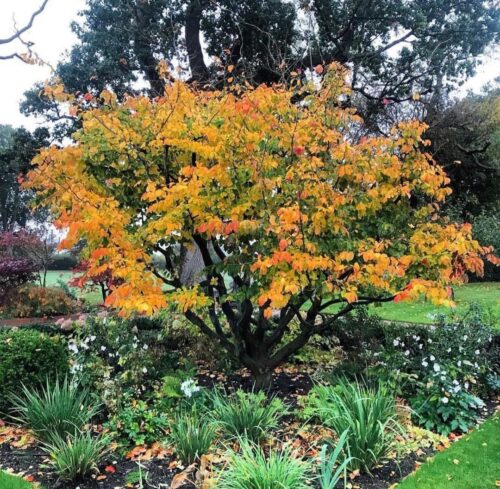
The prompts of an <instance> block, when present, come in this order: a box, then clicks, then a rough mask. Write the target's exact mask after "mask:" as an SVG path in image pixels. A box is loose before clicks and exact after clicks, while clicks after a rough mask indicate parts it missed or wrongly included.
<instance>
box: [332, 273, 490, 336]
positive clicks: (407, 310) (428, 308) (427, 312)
mask: <svg viewBox="0 0 500 489" xmlns="http://www.w3.org/2000/svg"><path fill="white" fill-rule="evenodd" d="M454 291H455V302H456V304H457V308H458V310H459V311H462V310H464V309H465V308H466V307H467V306H468V305H469V304H471V303H474V302H475V303H478V304H480V305H481V306H483V307H485V308H487V309H490V310H491V311H492V312H493V314H494V317H495V318H496V323H497V327H500V283H498V282H496V283H495V282H485V283H474V284H467V285H463V286H461V287H455V289H454ZM449 310H450V309H448V308H446V307H437V306H435V305H433V304H431V303H429V302H424V301H419V302H398V303H394V302H389V303H385V304H382V305H381V306H380V307H376V306H374V305H372V306H370V311H371V312H373V313H375V314H377V315H378V316H380V317H381V318H382V319H387V320H390V321H405V322H409V323H426V324H430V323H432V322H433V316H434V315H435V314H437V313H446V312H447V311H449ZM335 311H336V309H335V308H333V307H332V308H330V309H329V310H328V312H335Z"/></svg>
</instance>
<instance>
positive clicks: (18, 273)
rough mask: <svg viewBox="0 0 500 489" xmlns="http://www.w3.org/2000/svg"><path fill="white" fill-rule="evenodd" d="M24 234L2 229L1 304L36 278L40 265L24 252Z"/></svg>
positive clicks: (0, 235) (0, 251) (0, 238)
mask: <svg viewBox="0 0 500 489" xmlns="http://www.w3.org/2000/svg"><path fill="white" fill-rule="evenodd" d="M24 246H25V239H24V235H19V233H11V232H2V231H0V305H2V304H3V303H4V301H5V300H6V298H7V297H8V295H9V294H10V293H12V292H13V291H14V290H15V289H17V288H18V287H20V286H21V285H24V284H25V283H28V282H31V281H33V280H35V278H36V273H37V272H38V267H37V266H36V264H35V263H33V261H31V260H30V259H29V258H28V257H27V256H26V255H25V253H24Z"/></svg>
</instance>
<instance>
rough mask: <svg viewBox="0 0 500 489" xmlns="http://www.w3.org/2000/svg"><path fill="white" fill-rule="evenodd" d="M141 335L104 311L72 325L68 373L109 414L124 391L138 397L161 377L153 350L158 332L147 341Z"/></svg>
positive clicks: (160, 363)
mask: <svg viewBox="0 0 500 489" xmlns="http://www.w3.org/2000/svg"><path fill="white" fill-rule="evenodd" d="M141 333H142V332H139V330H138V329H137V327H136V326H135V325H134V324H133V322H132V321H127V320H123V319H120V318H117V317H114V316H112V315H109V314H108V313H107V312H101V313H99V314H97V315H95V316H89V317H88V318H87V319H86V320H85V322H83V323H82V322H81V321H80V322H77V323H74V333H73V335H72V336H71V338H70V339H69V342H68V348H69V351H70V363H71V372H72V373H73V374H75V375H77V376H78V378H79V379H80V382H81V383H82V384H83V385H87V386H89V387H90V388H91V389H93V390H94V391H96V392H97V393H98V395H99V396H100V397H101V399H102V400H103V402H104V404H105V405H106V407H107V409H108V410H109V411H111V412H114V411H116V410H118V409H119V408H120V406H119V405H118V404H119V399H120V398H122V395H123V393H124V392H132V393H133V394H134V395H136V396H139V395H140V394H141V393H143V392H145V391H146V390H147V388H148V387H149V386H150V384H151V383H152V382H154V381H155V380H156V379H159V378H160V376H161V372H162V367H163V363H164V360H165V359H164V355H162V352H160V351H159V349H158V348H157V343H158V334H160V336H161V332H160V333H158V332H157V331H156V332H155V338H149V341H148V340H147V338H145V337H144V334H141Z"/></svg>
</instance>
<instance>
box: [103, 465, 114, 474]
mask: <svg viewBox="0 0 500 489" xmlns="http://www.w3.org/2000/svg"><path fill="white" fill-rule="evenodd" d="M104 472H108V473H110V474H114V473H115V472H116V467H115V466H114V465H106V467H104Z"/></svg>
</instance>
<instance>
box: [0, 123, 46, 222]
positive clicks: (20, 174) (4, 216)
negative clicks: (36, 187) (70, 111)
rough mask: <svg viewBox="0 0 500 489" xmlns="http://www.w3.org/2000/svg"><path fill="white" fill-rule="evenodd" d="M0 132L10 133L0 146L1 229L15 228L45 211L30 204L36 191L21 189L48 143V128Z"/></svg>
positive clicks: (3, 131)
mask: <svg viewBox="0 0 500 489" xmlns="http://www.w3.org/2000/svg"><path fill="white" fill-rule="evenodd" d="M2 127H4V128H5V126H2ZM0 133H2V134H9V135H10V137H9V138H4V139H5V140H6V143H5V144H3V145H2V146H0V230H2V231H13V230H14V229H15V228H16V227H18V226H20V227H23V226H25V225H26V223H27V221H28V220H29V219H30V218H37V217H41V212H42V211H40V212H39V213H34V212H33V211H32V210H31V209H30V208H29V206H28V203H29V201H30V200H31V199H32V198H33V192H30V191H27V190H26V189H22V188H21V186H20V183H21V181H22V179H23V178H24V177H25V175H26V173H27V172H28V170H29V169H30V166H31V160H32V159H33V158H34V156H35V155H36V154H37V152H38V150H39V149H40V148H42V147H44V146H46V145H47V144H48V141H49V131H48V130H47V129H44V128H39V129H36V130H35V131H34V132H33V133H30V132H29V131H27V130H26V129H22V128H21V129H15V130H12V129H8V130H5V129H4V130H2V131H0Z"/></svg>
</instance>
